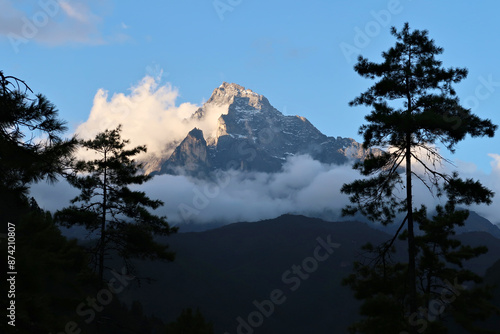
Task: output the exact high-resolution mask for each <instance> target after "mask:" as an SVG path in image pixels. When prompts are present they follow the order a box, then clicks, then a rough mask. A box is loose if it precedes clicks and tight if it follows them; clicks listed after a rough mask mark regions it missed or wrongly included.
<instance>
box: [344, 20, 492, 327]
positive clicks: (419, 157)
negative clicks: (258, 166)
mask: <svg viewBox="0 0 500 334" xmlns="http://www.w3.org/2000/svg"><path fill="white" fill-rule="evenodd" d="M391 33H392V35H393V36H394V37H395V38H396V44H395V46H394V47H391V48H390V49H389V50H388V51H386V52H383V53H382V57H383V62H381V63H374V62H370V61H369V60H368V59H366V58H363V57H361V56H360V57H359V59H358V62H357V64H356V65H355V67H354V69H355V71H356V72H357V73H358V74H359V75H361V76H362V77H364V78H367V79H372V80H374V79H378V81H377V82H376V83H375V84H374V85H373V86H371V87H370V88H369V89H368V90H367V91H366V92H364V93H362V94H361V95H359V96H358V97H357V98H355V99H354V100H353V101H351V102H350V105H351V106H357V105H365V106H369V107H371V108H372V111H371V113H370V114H369V115H368V116H366V117H365V119H366V120H367V122H368V123H367V124H365V125H362V126H361V127H360V129H359V133H360V134H361V135H363V139H364V140H363V146H364V147H365V148H372V147H383V148H386V149H387V150H386V151H384V152H383V153H381V154H378V155H374V154H371V155H370V156H368V158H367V159H366V160H364V161H362V162H360V163H357V164H355V166H354V167H355V168H356V169H358V170H359V171H360V172H361V174H362V175H363V176H365V178H364V179H361V180H356V181H354V182H352V183H349V184H344V185H343V187H342V192H344V193H346V194H348V195H350V197H349V198H350V201H351V203H352V204H351V205H348V206H347V207H346V208H345V209H344V210H343V213H344V215H352V214H354V213H356V212H358V211H359V212H360V213H362V214H363V215H365V216H366V217H368V218H369V219H370V220H372V221H380V222H382V223H383V224H389V223H392V222H394V220H395V218H396V216H397V214H398V213H401V212H403V213H404V214H405V218H404V219H403V222H402V223H401V227H400V229H399V230H398V232H399V231H400V230H401V228H402V227H403V226H404V225H405V224H406V226H407V229H406V231H407V232H406V238H407V243H408V268H407V271H408V273H407V277H408V279H407V280H406V281H407V286H408V289H409V295H408V310H407V312H408V314H415V313H416V312H417V305H418V303H417V276H416V257H417V253H416V252H417V248H416V243H415V235H414V223H415V217H414V213H413V205H414V203H413V192H412V182H413V179H414V178H415V179H418V180H420V181H421V182H423V184H424V185H425V186H426V187H427V188H428V189H429V191H431V192H434V191H435V192H436V193H437V194H438V195H440V194H441V191H442V184H447V183H449V182H450V181H451V180H455V179H457V178H456V177H455V176H453V175H449V174H446V173H444V172H442V171H440V169H439V168H438V164H440V163H441V162H442V161H443V160H446V159H444V158H443V157H442V156H441V155H440V153H439V151H438V149H437V148H435V146H434V145H436V144H441V145H443V146H444V147H445V148H446V149H448V150H449V151H451V152H452V153H453V152H454V151H455V146H456V144H457V143H458V142H460V141H462V140H463V139H464V138H465V137H466V135H470V136H471V137H481V136H488V137H493V136H494V133H495V130H496V128H497V126H496V125H493V124H492V123H491V121H490V120H483V119H480V118H479V117H478V116H476V115H474V114H473V113H471V111H470V110H469V109H466V108H464V107H463V106H461V105H460V101H459V99H458V97H457V96H456V92H455V90H454V88H453V84H454V83H458V82H460V81H461V80H463V79H464V78H465V77H466V76H467V70H466V69H464V68H443V67H442V62H441V61H439V60H437V59H436V56H437V55H439V54H441V53H442V52H443V49H442V48H441V47H438V46H436V45H435V44H434V41H433V40H432V39H429V37H428V32H427V31H426V30H423V31H420V30H414V31H410V27H409V24H408V23H406V24H405V25H404V27H403V28H402V29H401V31H397V30H396V28H394V27H393V28H392V30H391ZM412 163H415V164H416V165H418V166H419V167H420V169H421V170H423V171H424V172H423V173H421V174H419V173H416V172H415V168H414V167H413V166H412ZM403 168H404V170H405V171H404V173H402V174H400V172H401V169H403ZM469 181H470V182H472V181H471V180H469ZM469 181H467V182H469ZM397 189H404V190H405V191H404V192H405V195H406V196H403V197H404V198H403V199H400V198H399V197H398V193H397ZM476 195H477V196H481V194H474V196H476ZM483 195H484V194H483ZM491 195H492V194H489V195H486V197H483V198H480V197H477V198H475V201H476V200H477V201H476V202H481V203H488V201H489V197H490V196H491ZM381 255H383V256H385V255H386V254H385V253H384V254H381ZM413 330H414V328H413Z"/></svg>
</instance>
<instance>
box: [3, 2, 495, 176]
mask: <svg viewBox="0 0 500 334" xmlns="http://www.w3.org/2000/svg"><path fill="white" fill-rule="evenodd" d="M499 7H500V5H499V4H498V2H495V1H482V2H474V3H472V2H466V1H459V2H456V1H454V2H452V1H424V0H421V1H415V0H413V1H412V0H399V1H397V0H391V1H373V0H371V1H356V2H353V1H327V0H322V1H321V0H312V1H295V2H291V1H261V0H217V1H214V0H203V1H201V0H169V1H142V2H137V1H126V0H121V1H117V0H87V1H83V0H75V1H71V0H64V1H56V0H22V1H0V47H1V49H2V54H1V57H0V59H1V63H0V64H1V66H0V69H1V70H3V71H4V73H5V74H8V75H14V76H17V77H19V78H22V79H24V80H26V81H27V82H28V83H29V85H30V86H31V87H32V88H33V89H34V90H35V91H36V92H41V93H43V94H45V95H46V96H47V97H48V98H49V99H50V100H51V101H52V102H53V103H55V104H56V106H57V107H58V108H59V110H60V116H61V118H63V119H65V120H67V121H68V124H69V127H70V129H71V131H74V129H75V128H76V126H78V125H79V124H81V123H83V122H85V121H86V120H87V118H88V115H89V112H90V110H91V108H92V106H93V100H94V96H95V95H96V93H97V91H98V90H99V89H104V90H106V91H109V96H112V95H113V94H114V93H124V94H129V93H130V88H131V87H133V86H134V85H137V83H138V82H140V81H141V79H142V78H143V77H144V76H146V75H150V76H153V77H156V76H158V74H159V73H161V71H163V75H162V77H161V84H171V85H172V86H173V87H175V88H177V89H178V92H179V97H178V98H177V100H176V104H179V105H180V104H181V103H184V102H190V103H192V104H198V105H199V104H201V103H203V101H205V100H206V99H208V98H209V97H210V95H211V92H212V91H213V89H214V88H216V87H218V86H219V85H220V84H221V82H222V81H228V82H236V83H238V84H241V85H243V86H245V87H247V88H250V89H252V90H254V91H256V92H258V93H260V94H263V95H265V96H266V97H267V98H268V99H269V100H270V102H271V104H273V105H274V106H275V107H276V108H277V109H278V110H280V111H281V112H283V113H284V114H287V115H296V114H298V115H302V116H305V117H307V118H308V119H309V120H310V121H311V122H312V123H313V124H314V125H316V126H317V127H318V128H319V129H320V130H321V131H322V132H323V133H325V134H327V135H330V136H343V137H353V138H355V139H357V140H360V139H361V138H360V137H359V136H358V135H357V130H358V128H359V126H360V125H361V124H362V122H363V117H364V115H365V114H367V112H368V110H367V109H365V108H363V107H356V108H351V107H349V106H348V105H347V104H348V102H349V101H350V100H351V99H353V98H354V97H355V96H357V95H358V94H359V93H360V92H362V91H363V90H364V89H366V88H367V87H368V86H369V85H370V82H369V81H367V80H365V79H362V78H360V77H359V76H358V75H357V74H356V73H355V72H354V70H353V65H354V59H355V55H354V53H356V52H357V51H359V53H361V54H362V55H364V56H366V57H368V58H369V59H371V60H377V59H380V53H381V52H382V51H384V50H386V49H388V48H389V47H390V46H392V45H393V44H394V39H393V37H392V36H391V35H390V33H389V29H390V26H396V27H398V28H400V27H401V26H402V25H403V23H404V22H409V23H410V26H411V27H412V28H414V29H427V30H429V34H430V36H431V38H433V39H434V40H435V41H436V44H437V45H439V46H442V47H444V49H445V52H444V54H443V55H442V57H441V59H442V60H443V62H444V65H445V66H446V67H449V66H456V67H467V68H468V69H469V77H468V78H467V79H466V80H464V81H463V82H462V83H461V84H459V85H457V86H456V89H457V92H458V94H459V96H460V97H461V99H462V100H463V101H464V102H467V103H466V105H468V106H470V107H472V108H473V111H474V112H475V113H477V114H478V115H480V116H481V117H484V118H490V119H492V120H493V122H494V123H496V124H500V115H499V106H500V66H499V65H498V59H500V57H499V53H500V42H498V41H497V39H496V38H495V37H494V36H496V35H497V33H498V32H499V31H500V21H499V20H498V12H499V9H500V8H499ZM30 24H31V25H32V26H31V27H30ZM33 27H34V28H35V29H34V30H33V29H31V30H30V28H33ZM363 35H364V36H363ZM363 37H364V38H363ZM346 47H348V50H351V49H357V50H355V51H353V53H350V54H348V53H346V52H345V50H347V49H346ZM349 48H351V49H349ZM343 50H344V51H343ZM488 154H500V135H497V136H496V138H494V139H473V140H466V141H464V142H462V143H460V144H459V145H458V149H457V153H456V154H455V155H453V156H451V158H452V159H458V160H459V161H463V162H468V163H473V164H475V165H476V166H477V168H479V170H480V171H481V172H485V173H489V172H490V171H491V164H492V163H493V161H494V160H493V158H492V157H491V156H489V155H488ZM499 161H500V160H499ZM497 163H499V162H498V161H497ZM468 166H469V168H474V166H472V165H470V164H469V165H468Z"/></svg>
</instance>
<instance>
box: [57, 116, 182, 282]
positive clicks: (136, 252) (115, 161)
mask: <svg viewBox="0 0 500 334" xmlns="http://www.w3.org/2000/svg"><path fill="white" fill-rule="evenodd" d="M120 131H121V127H120V126H119V127H118V128H116V129H114V130H106V131H104V132H102V133H99V134H98V135H97V136H96V137H95V139H92V140H86V141H81V142H80V143H81V145H82V146H83V147H84V148H86V149H87V150H90V151H91V152H93V153H95V154H96V159H93V160H88V161H85V160H79V161H76V162H74V171H75V173H74V174H72V175H70V176H68V178H67V179H68V181H69V183H70V184H71V185H73V186H74V187H76V188H78V189H80V190H81V193H80V195H78V196H77V197H75V198H74V199H73V200H71V203H72V205H71V206H69V207H67V208H65V209H62V210H60V211H58V212H57V213H56V217H57V219H58V221H60V222H61V224H62V225H64V226H68V227H69V226H72V225H82V226H85V227H86V228H87V230H89V231H90V232H97V234H98V237H99V240H98V242H97V244H96V246H95V247H94V248H93V249H92V254H93V255H94V264H96V266H97V268H98V269H97V272H98V274H99V277H100V279H101V281H102V280H103V277H104V268H105V265H104V261H105V257H106V252H107V251H111V250H113V251H116V252H117V253H118V255H119V256H120V257H121V258H123V259H124V260H125V262H126V265H127V267H129V269H130V268H131V267H130V262H129V259H130V258H131V257H134V256H137V257H142V258H159V259H164V260H173V259H174V253H173V252H170V251H167V248H168V246H167V245H164V244H160V243H158V242H156V241H155V240H154V239H153V238H154V236H162V235H170V234H171V233H173V232H175V231H177V228H174V227H170V226H169V224H168V223H167V221H166V218H165V217H159V216H156V215H154V214H152V213H151V212H150V211H148V208H149V209H156V208H158V207H160V206H161V205H163V202H161V201H159V200H151V199H150V198H148V197H147V196H146V194H145V193H144V192H141V191H132V190H130V188H129V185H132V184H142V183H144V182H146V181H148V180H150V179H151V176H149V175H143V174H141V173H140V172H139V171H140V169H141V165H140V164H137V163H136V162H135V161H134V160H132V159H131V158H132V157H133V156H135V155H136V154H138V153H140V152H145V151H146V148H145V147H144V146H137V147H135V148H132V149H129V150H128V149H125V146H126V144H127V143H128V141H127V140H122V139H121V137H120ZM75 203H80V204H79V205H78V206H77V205H75Z"/></svg>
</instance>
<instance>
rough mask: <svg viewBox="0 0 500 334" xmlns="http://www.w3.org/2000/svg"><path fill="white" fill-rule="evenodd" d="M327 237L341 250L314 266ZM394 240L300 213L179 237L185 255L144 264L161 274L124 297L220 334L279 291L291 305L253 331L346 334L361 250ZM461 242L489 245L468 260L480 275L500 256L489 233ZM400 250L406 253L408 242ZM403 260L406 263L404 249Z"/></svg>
mask: <svg viewBox="0 0 500 334" xmlns="http://www.w3.org/2000/svg"><path fill="white" fill-rule="evenodd" d="M181 231H182V229H181ZM328 236H330V238H331V242H332V243H338V244H340V245H339V247H338V248H335V249H334V251H333V252H332V254H331V255H330V256H329V257H328V258H327V259H326V260H325V261H324V262H320V261H317V268H315V267H314V266H313V264H314V261H312V260H310V259H309V260H306V259H308V258H311V257H313V258H314V251H315V248H316V247H317V246H318V245H320V244H319V243H318V240H317V239H318V238H322V240H324V241H327V238H328ZM388 239H390V235H389V234H386V233H384V232H381V231H377V230H375V229H373V228H372V227H370V226H369V225H367V224H364V223H360V222H354V221H353V222H327V221H323V220H320V219H315V218H308V217H305V216H294V215H284V216H281V217H278V218H276V219H270V220H264V221H260V222H253V223H235V224H230V225H227V226H224V227H220V228H216V229H212V230H208V231H204V232H189V233H179V234H178V235H174V236H172V237H169V238H168V242H169V244H170V245H171V247H172V249H174V250H175V251H176V252H177V254H178V257H177V259H176V261H175V262H173V263H169V264H167V265H163V264H161V265H160V264H157V263H154V262H148V263H144V262H143V263H140V264H139V268H140V269H141V270H143V271H147V272H154V274H153V275H152V278H153V280H154V281H152V282H151V284H145V285H142V286H141V287H140V288H139V287H133V288H131V289H130V290H129V291H127V293H126V294H124V298H125V300H127V301H131V300H134V299H137V300H140V301H141V303H142V304H143V305H144V312H145V313H147V314H148V313H150V314H153V315H155V316H157V317H160V318H162V319H163V320H164V321H171V320H173V319H174V318H175V317H176V316H177V315H178V308H179V307H181V308H187V307H199V308H200V310H201V312H202V313H203V314H204V315H205V316H206V317H207V319H209V320H211V321H213V323H214V326H215V331H216V332H217V333H224V331H227V332H228V333H236V329H237V327H238V326H239V325H240V322H238V320H237V319H238V317H241V319H243V320H245V322H246V323H247V324H249V322H248V321H249V320H248V317H249V315H251V314H252V312H255V311H257V310H258V308H257V306H255V304H254V301H255V302H256V303H257V304H259V303H262V302H263V301H264V300H270V294H271V293H272V292H273V291H274V290H276V289H278V290H280V291H282V292H283V296H282V297H283V298H282V299H285V300H282V299H279V300H278V301H283V303H281V304H279V305H278V304H274V309H273V312H272V314H270V316H269V317H264V318H263V321H262V324H261V325H260V326H256V327H252V328H254V330H255V332H256V333H332V332H333V333H347V327H348V325H349V324H350V323H352V322H353V321H354V320H356V319H358V315H357V309H358V307H359V304H358V302H357V301H355V300H354V297H353V295H352V292H351V291H350V290H349V288H348V287H344V286H342V285H341V281H342V279H343V278H344V277H345V276H347V275H348V274H349V273H350V272H351V271H352V262H353V261H355V260H357V261H359V260H362V258H363V257H362V254H361V251H360V246H361V245H363V244H365V243H366V242H372V243H373V244H379V243H381V242H383V241H386V240H388ZM459 239H460V240H462V241H463V242H464V243H466V244H469V243H470V244H472V245H477V244H481V245H487V246H488V248H489V252H488V253H487V254H486V255H483V256H481V257H479V258H477V259H473V260H471V261H470V263H467V266H468V267H469V268H470V269H472V270H473V271H475V272H478V273H480V274H484V272H485V271H486V269H487V268H489V267H490V266H492V265H493V263H495V261H497V260H498V259H499V257H500V256H499V254H500V241H499V240H498V239H496V238H494V237H492V236H491V235H490V234H488V233H484V232H472V233H464V234H462V235H460V236H459ZM399 247H401V249H403V248H404V243H399V244H398V248H399ZM320 255H324V254H323V253H320ZM397 257H401V258H404V252H401V253H400V254H398V255H397ZM304 261H305V263H304ZM304 264H305V266H306V269H309V270H311V272H310V273H307V272H306V271H304V270H302V274H304V276H303V277H305V275H307V278H306V279H303V278H301V276H300V273H299V271H298V270H297V272H296V273H294V271H293V266H294V265H296V266H301V267H302V266H303V265H304ZM312 269H315V270H312ZM294 288H295V290H293V289H294ZM264 304H265V303H264ZM259 305H260V304H259ZM266 305H267V304H266ZM267 310H270V308H268V309H267ZM253 315H254V316H255V315H256V314H255V313H254V314H253ZM252 319H253V318H251V319H250V321H252ZM257 320H259V319H258V317H256V318H255V319H253V321H254V324H259V322H257ZM243 327H244V326H243ZM243 327H242V328H243ZM256 328H258V329H256Z"/></svg>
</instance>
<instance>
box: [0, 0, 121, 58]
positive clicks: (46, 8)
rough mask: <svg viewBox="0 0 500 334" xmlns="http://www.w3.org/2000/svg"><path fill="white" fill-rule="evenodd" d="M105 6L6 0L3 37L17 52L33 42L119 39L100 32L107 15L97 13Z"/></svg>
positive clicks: (78, 0) (0, 14)
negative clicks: (104, 17) (103, 16)
mask: <svg viewBox="0 0 500 334" xmlns="http://www.w3.org/2000/svg"><path fill="white" fill-rule="evenodd" d="M103 5H104V4H103V3H102V2H98V1H95V0H94V1H84V0H74V1H69V0H41V1H36V0H26V1H23V2H22V3H21V2H18V3H16V2H14V1H2V2H1V3H0V37H1V36H2V35H3V36H4V37H5V38H6V39H7V40H8V41H9V42H10V44H11V46H12V47H13V48H14V50H15V51H16V52H18V51H20V49H21V48H22V47H23V45H24V44H26V43H28V42H30V41H36V42H38V43H42V44H45V45H51V46H54V45H63V44H68V43H78V44H87V45H99V44H105V43H107V42H108V41H115V40H117V38H115V37H114V36H108V37H105V36H103V34H102V32H101V31H100V28H101V25H102V23H103V18H102V17H101V16H100V15H98V14H97V12H98V11H99V8H101V7H103ZM122 39H123V38H122Z"/></svg>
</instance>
